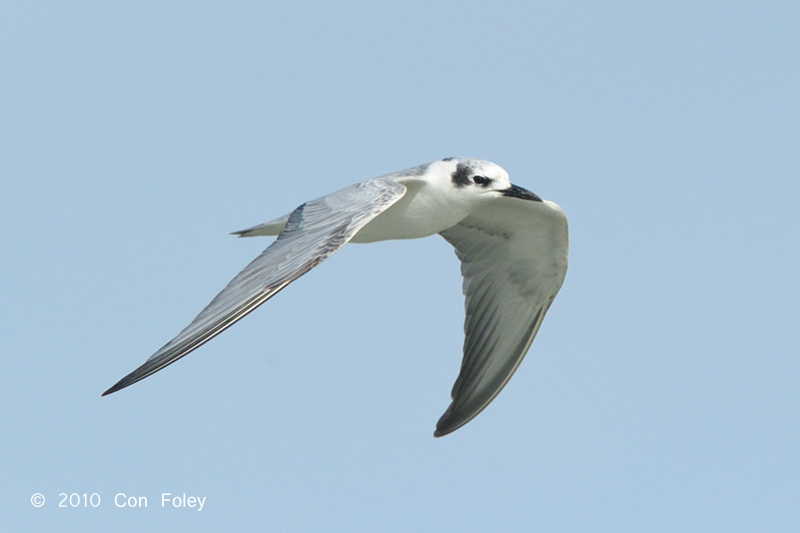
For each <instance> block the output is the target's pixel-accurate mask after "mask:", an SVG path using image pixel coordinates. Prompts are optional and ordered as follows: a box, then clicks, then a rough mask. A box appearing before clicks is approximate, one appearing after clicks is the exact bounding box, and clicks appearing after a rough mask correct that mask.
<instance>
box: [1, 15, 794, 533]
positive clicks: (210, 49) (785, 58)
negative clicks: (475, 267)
mask: <svg viewBox="0 0 800 533" xmlns="http://www.w3.org/2000/svg"><path fill="white" fill-rule="evenodd" d="M798 15H800V10H798V7H797V6H796V3H793V2H766V3H764V2H758V3H756V2H706V3H697V2H671V3H668V5H658V4H656V3H644V2H586V3H577V2H562V3H554V4H552V5H536V4H535V3H529V2H491V3H489V2H486V3H480V2H459V3H454V2H442V3H433V4H432V3H430V2H415V1H411V2H408V1H406V2H402V3H400V2H397V3H367V2H351V3H345V4H334V3H323V2H317V3H296V2H295V3H290V2H272V3H270V4H269V5H259V4H257V3H225V4H223V3H210V2H203V3H191V4H189V3H161V2H158V3H146V2H136V3H88V2H87V3H81V2H78V3H75V4H73V5H67V4H63V3H35V2H4V3H3V4H2V5H1V6H0V50H2V51H1V52H0V69H2V70H1V72H2V75H0V94H2V98H0V116H2V117H3V119H2V122H0V135H2V138H0V141H1V142H0V174H2V180H0V224H2V231H1V232H0V235H2V240H3V242H2V245H3V246H2V248H3V250H5V253H3V254H2V255H1V256H0V274H2V276H1V277H0V288H1V289H0V290H2V293H1V294H2V300H3V302H4V305H3V306H2V308H0V313H2V315H3V319H2V320H1V321H0V336H1V337H2V341H3V342H2V351H3V361H4V364H5V366H4V372H3V389H4V392H5V394H4V398H5V399H4V400H3V402H2V403H1V404H0V410H2V419H0V420H2V424H3V426H4V433H5V438H3V439H2V443H0V451H2V453H3V457H4V458H5V461H4V462H5V466H4V475H3V481H2V483H1V484H0V486H2V493H0V515H2V516H3V521H4V522H5V523H6V525H7V527H8V528H9V529H10V530H11V529H13V530H29V531H37V530H40V531H45V530H54V529H55V528H58V529H59V530H62V531H77V530H80V531H85V530H87V529H89V530H91V529H97V528H100V527H104V528H113V529H114V530H117V531H141V530H142V529H144V528H150V529H156V530H158V529H164V530H167V529H169V530H175V529H177V528H180V529H190V528H191V529H192V530H197V531H203V530H210V531H214V530H220V529H222V528H223V527H224V528H226V529H228V528H230V527H235V528H237V529H243V530H252V529H267V530H273V531H308V530H318V531H320V530H325V531H359V530H362V531H364V530H370V531H376V530H382V531H409V530H436V531H486V530H493V531H501V530H505V531H512V530H525V531H554V530H559V531H563V530H570V531H598V530H607V531H631V530H640V531H641V530H648V531H676V530H683V531H686V530H693V531H734V530H742V531H752V530H755V529H758V530H771V531H780V530H783V531H787V530H790V529H792V528H794V527H796V525H797V523H798V522H800V511H798V509H799V508H798V505H797V495H798V494H799V493H800V481H799V480H800V462H798V460H797V453H798V450H800V429H799V428H800V392H798V386H797V383H798V379H799V378H800V360H799V358H798V356H797V353H798V341H799V340H800V339H799V338H798V333H797V326H796V322H797V318H798V303H797V302H798V299H799V298H800V290H799V287H798V282H797V273H798V270H800V254H798V251H797V240H798V230H799V229H800V217H799V216H798V214H797V208H796V205H797V199H798V197H800V194H798V193H800V186H798V175H799V173H798V170H800V155H799V154H800V150H799V149H798V148H799V147H800V99H798V94H800V69H799V68H798V60H800V52H798V51H799V50H800V37H798V32H797V26H798V23H799V22H800V17H799V16H798ZM453 155H470V156H474V157H482V158H486V159H489V160H492V161H494V162H496V163H498V164H500V165H502V166H503V167H504V168H505V169H506V170H507V171H508V172H509V174H510V175H511V178H512V181H514V182H515V183H517V184H519V185H521V186H523V187H526V188H528V189H530V190H532V191H534V192H536V193H537V194H539V195H540V196H542V197H543V198H547V199H550V200H553V201H555V202H557V203H559V204H560V205H561V206H562V207H563V208H564V210H565V211H566V213H567V215H568V217H569V221H570V232H571V233H570V244H571V249H570V270H569V272H568V274H567V278H566V281H565V284H564V287H563V289H562V291H561V293H560V294H559V296H558V298H557V299H556V301H555V303H554V304H553V307H552V308H551V310H550V312H549V314H548V316H547V318H546V320H545V322H544V324H543V326H542V329H541V331H540V333H539V336H538V338H537V339H536V341H535V342H534V344H533V347H532V349H531V351H530V352H529V354H528V357H527V358H526V360H525V361H524V362H523V364H522V366H521V367H520V369H519V371H518V372H517V374H516V375H515V376H514V378H513V379H512V380H511V382H510V383H509V385H508V387H506V389H505V390H504V391H503V393H502V394H501V395H500V396H499V397H498V398H497V400H496V401H495V402H494V403H493V404H492V405H490V406H489V408H487V409H486V410H485V411H484V412H483V413H482V414H481V415H480V416H479V417H478V418H477V419H475V420H474V421H472V422H471V423H470V424H468V425H467V426H465V427H464V428H462V429H460V430H459V431H457V432H456V433H454V434H452V435H449V436H447V437H445V438H442V439H434V438H433V437H432V432H433V429H434V424H435V422H436V420H437V419H438V417H439V416H440V415H441V414H442V412H443V411H444V409H445V408H446V407H447V405H448V402H449V391H450V388H451V386H452V383H453V381H454V380H455V377H456V375H457V373H458V367H459V363H460V359H461V353H460V350H461V343H462V332H461V327H462V320H463V316H462V313H463V301H462V297H461V291H460V284H461V281H460V278H459V276H458V262H457V260H456V258H455V255H454V254H453V252H452V250H451V249H450V247H449V246H448V245H447V244H446V243H445V242H444V240H443V239H440V238H437V237H433V238H429V239H425V240H417V241H407V242H406V241H404V242H384V243H377V244H371V245H350V246H347V247H345V248H344V249H342V250H341V251H340V252H338V253H337V254H336V255H335V256H333V257H332V258H331V259H330V260H329V261H327V262H326V263H325V264H323V265H322V266H321V267H320V268H318V269H316V270H314V271H313V272H311V273H310V274H309V275H308V276H305V277H304V278H302V279H301V280H299V281H298V282H297V283H295V284H293V285H292V286H291V287H289V288H288V289H287V290H285V291H283V292H282V293H281V294H279V295H278V296H276V297H275V298H274V299H273V300H271V301H270V302H269V303H268V304H266V305H265V306H263V307H262V308H260V309H259V310H257V311H256V312H254V313H253V314H252V315H250V316H249V317H247V318H246V319H245V320H243V321H242V322H241V323H239V324H237V325H236V326H235V327H234V328H232V329H231V330H229V331H227V332H226V333H225V334H224V335H221V336H220V337H218V338H217V339H214V340H213V341H212V342H211V343H209V344H208V345H206V346H204V347H203V348H201V349H200V350H198V351H196V352H195V353H193V354H191V355H190V356H189V357H187V358H185V359H184V360H182V361H180V362H179V363H177V364H175V365H173V366H171V367H170V368H168V369H166V370H165V371H163V372H160V373H159V374H157V375H155V376H153V377H151V378H148V379H147V380H145V381H143V382H141V383H138V384H136V385H135V386H133V387H131V388H130V389H127V390H125V391H122V392H120V393H117V394H114V395H112V396H110V397H106V398H102V399H101V398H100V394H101V392H102V391H104V390H105V389H106V388H108V387H109V386H111V385H112V384H113V383H115V382H116V381H117V380H118V379H119V378H120V377H122V376H123V375H124V374H126V373H128V372H129V371H131V370H133V369H134V368H135V367H136V366H138V365H139V364H140V363H142V362H143V361H144V360H145V359H146V358H147V357H148V356H149V355H150V354H151V353H152V352H153V351H154V350H156V349H157V348H159V347H160V346H161V345H162V344H163V343H164V342H166V341H167V340H169V339H170V338H171V337H172V336H173V335H174V334H176V333H177V332H178V331H179V330H180V329H181V328H183V326H185V325H186V324H187V323H188V321H189V320H190V319H191V318H192V317H194V316H195V314H196V313H197V312H198V311H199V310H200V309H201V308H202V307H203V306H204V305H205V304H206V303H207V302H208V301H209V300H210V299H211V297H213V296H214V295H215V294H216V293H217V291H218V290H219V289H221V288H222V287H223V286H224V285H225V284H226V283H227V281H228V280H229V279H230V278H231V277H232V276H233V275H234V274H236V273H237V272H238V271H239V270H240V268H241V267H243V266H244V265H245V264H247V263H248V262H249V261H250V260H251V259H252V258H253V257H255V256H256V255H257V254H258V253H259V252H260V251H261V250H262V249H263V248H264V247H266V246H267V244H268V242H269V241H268V240H266V239H247V240H237V239H235V238H233V237H230V236H229V235H228V232H230V231H234V230H238V229H242V228H246V227H249V226H252V225H254V224H258V223H261V222H264V221H266V220H269V219H271V218H273V217H275V216H278V215H281V214H283V213H285V212H287V211H289V210H290V209H292V208H294V207H296V206H297V205H299V204H300V203H302V202H303V201H305V200H307V199H311V198H314V197H317V196H320V195H323V194H326V193H328V192H331V191H333V190H336V189H338V188H341V187H343V186H346V185H349V184H351V183H354V182H356V181H361V180H364V179H368V178H371V177H375V176H377V175H380V174H384V173H387V172H391V171H395V170H399V169H403V168H407V167H410V166H413V165H417V164H420V163H424V162H428V161H431V160H434V159H439V158H442V157H447V156H453ZM35 493H41V494H42V495H43V496H44V497H45V500H46V501H45V504H44V506H43V507H41V508H34V507H33V506H32V505H31V496H32V495H33V494H35ZM60 493H65V494H71V493H77V494H81V495H82V494H83V493H87V494H92V493H97V494H98V495H99V497H100V498H101V503H100V505H99V506H98V507H97V508H91V507H90V508H84V507H79V508H59V506H58V504H59V501H60V500H61V499H63V498H62V497H60V496H59V494H60ZM163 493H171V494H180V495H182V494H184V493H185V494H187V496H196V497H203V498H205V504H204V508H203V510H202V511H197V510H195V509H189V508H183V509H175V508H171V507H167V508H162V507H161V495H162V494H163ZM117 494H126V495H128V496H136V497H138V496H145V497H147V499H148V507H147V508H138V509H131V508H117V507H116V506H115V505H114V498H115V496H116V495H117Z"/></svg>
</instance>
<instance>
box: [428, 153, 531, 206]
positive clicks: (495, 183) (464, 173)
mask: <svg viewBox="0 0 800 533" xmlns="http://www.w3.org/2000/svg"><path fill="white" fill-rule="evenodd" d="M428 172H430V173H434V174H436V175H437V177H438V180H437V181H439V182H442V184H443V185H445V184H446V186H449V187H451V188H455V189H456V190H457V191H458V192H459V194H460V195H462V196H463V197H469V198H474V199H475V200H477V201H482V200H483V199H485V198H496V197H498V196H510V197H513V198H519V199H522V200H533V201H537V202H541V201H542V199H541V198H539V197H538V196H537V195H535V194H534V193H532V192H530V191H528V190H526V189H523V188H522V187H518V186H516V185H513V184H512V183H511V181H510V180H509V178H508V172H506V171H505V170H504V169H503V167H501V166H500V165H496V164H494V163H492V162H491V161H486V160H484V159H474V158H470V157H448V158H446V159H442V160H441V161H436V162H435V163H431V165H430V166H429V168H428Z"/></svg>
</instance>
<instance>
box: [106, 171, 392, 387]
mask: <svg viewBox="0 0 800 533" xmlns="http://www.w3.org/2000/svg"><path fill="white" fill-rule="evenodd" d="M405 192H406V187H405V186H404V185H402V184H400V183H397V182H396V181H394V180H392V179H387V178H377V179H374V180H369V181H365V182H362V183H358V184H356V185H352V186H350V187H348V188H346V189H342V190H341V191H338V192H335V193H332V194H329V195H328V196H324V197H322V198H318V199H316V200H312V201H310V202H306V203H305V204H303V205H301V206H300V207H298V208H297V209H295V210H294V211H293V212H292V214H291V215H290V216H289V220H288V221H287V223H286V227H285V228H284V230H283V231H282V232H281V233H280V235H278V238H277V239H276V240H275V242H273V243H272V244H271V245H270V246H269V247H267V249H266V250H264V251H263V252H262V253H261V255H259V256H258V257H257V258H256V259H255V260H254V261H253V262H252V263H250V264H249V265H247V266H246V267H245V268H244V270H242V271H241V272H240V273H239V274H237V275H236V277H234V278H233V279H232V280H231V282H230V283H228V285H227V286H226V287H225V288H224V289H223V290H222V292H220V293H219V294H218V295H217V296H216V297H215V298H214V299H213V300H212V301H211V303H209V304H208V306H207V307H206V308H205V309H203V310H202V311H201V312H200V314H199V315H197V317H195V319H194V320H192V322H191V323H190V324H189V325H188V326H187V327H186V328H185V329H184V330H183V331H181V332H180V333H179V334H178V335H177V336H176V337H175V338H174V339H172V340H171V341H169V342H168V343H167V344H165V345H164V346H163V347H162V348H161V349H160V350H158V351H157V352H156V353H154V354H153V355H152V356H151V357H150V358H149V359H148V360H147V361H146V362H145V363H144V364H143V365H141V366H140V367H139V368H137V369H136V370H134V371H133V372H131V373H130V374H128V375H127V376H125V377H124V378H122V379H121V380H120V381H119V382H118V383H117V384H115V385H114V386H113V387H111V388H110V389H108V390H107V391H106V392H104V393H103V395H104V396H105V395H106V394H111V393H112V392H116V391H118V390H120V389H123V388H125V387H127V386H129V385H132V384H134V383H136V382H137V381H140V380H142V379H144V378H146V377H147V376H149V375H151V374H153V373H155V372H158V371H159V370H161V369H162V368H164V367H166V366H167V365H170V364H172V363H174V362H175V361H177V360H178V359H180V358H181V357H183V356H185V355H186V354H188V353H190V352H191V351H192V350H194V349H196V348H198V347H199V346H201V345H202V344H204V343H206V342H208V341H209V340H211V339H212V338H213V337H215V336H216V335H219V334H220V333H222V332H223V331H224V330H225V329H227V328H228V327H230V326H231V325H233V324H234V323H235V322H237V321H238V320H240V319H241V318H242V317H244V316H245V315H247V314H248V313H250V312H251V311H252V310H253V309H255V308H256V307H258V306H259V305H261V304H263V303H264V302H266V301H267V300H269V299H270V298H272V297H273V296H274V295H275V294H277V293H278V291H280V290H281V289H283V288H284V287H285V286H287V285H288V284H289V283H291V282H292V281H294V280H296V279H297V278H299V277H300V276H302V275H303V274H305V273H306V272H308V271H309V270H311V269H312V268H314V267H315V266H317V265H318V264H319V263H321V262H322V261H324V260H325V259H326V258H328V257H329V256H330V255H331V254H332V253H333V252H335V251H336V250H338V249H339V248H340V247H342V246H343V245H344V244H345V243H347V242H348V241H349V240H350V239H351V238H352V237H353V236H354V235H355V234H356V233H357V232H358V230H359V229H361V228H362V227H363V226H365V225H366V224H367V223H368V222H370V221H371V220H372V219H374V218H375V217H376V216H378V215H379V214H380V213H382V212H383V211H384V210H386V209H387V208H388V207H389V206H391V205H392V204H394V203H395V202H396V201H397V200H399V199H400V198H402V197H403V195H404V194H405Z"/></svg>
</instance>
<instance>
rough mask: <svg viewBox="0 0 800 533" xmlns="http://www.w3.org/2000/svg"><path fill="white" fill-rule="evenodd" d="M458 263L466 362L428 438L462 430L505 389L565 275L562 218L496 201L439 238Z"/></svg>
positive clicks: (523, 203)
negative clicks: (461, 283) (432, 435)
mask: <svg viewBox="0 0 800 533" xmlns="http://www.w3.org/2000/svg"><path fill="white" fill-rule="evenodd" d="M441 235H442V237H444V238H445V239H447V241H448V242H449V243H450V244H452V245H453V246H454V247H455V249H456V255H457V256H458V258H459V259H460V260H461V274H462V275H463V277H464V284H463V290H464V295H465V297H466V304H465V306H466V313H467V316H466V319H465V321H464V333H465V335H466V337H465V339H464V358H463V360H462V362H461V372H460V373H459V375H458V379H457V380H456V383H455V385H454V386H453V391H452V393H451V396H452V399H453V401H452V403H451V404H450V406H449V407H448V408H447V411H445V413H444V415H442V417H441V418H440V419H439V422H438V423H437V424H436V432H435V433H434V436H436V437H441V436H442V435H446V434H448V433H451V432H453V431H455V430H456V429H458V428H460V427H461V426H463V425H464V424H466V423H467V422H469V421H470V420H472V419H473V418H475V417H476V416H477V415H478V413H480V412H481V411H482V410H483V409H484V408H485V407H486V406H487V405H489V403H490V402H491V401H492V400H493V399H494V398H495V396H497V395H498V394H499V393H500V391H501V390H502V389H503V387H504V386H505V384H506V383H508V380H509V379H511V376H512V375H513V374H514V371H515V370H516V369H517V367H518V366H519V364H520V363H521V362H522V359H523V358H524V357H525V354H526V353H527V351H528V348H530V345H531V343H532V342H533V338H534V337H535V336H536V332H537V331H538V330H539V326H540V325H541V323H542V320H543V319H544V315H545V313H546V312H547V309H548V308H549V307H550V304H551V303H552V302H553V299H554V298H555V296H556V294H557V293H558V290H559V289H560V288H561V284H562V282H563V281H564V276H565V275H566V272H567V248H568V235H567V219H566V216H565V215H564V212H563V211H562V210H561V208H559V207H558V206H557V205H556V204H554V203H552V202H546V201H544V202H539V201H530V200H523V199H519V198H509V197H500V198H498V199H497V200H496V201H494V202H491V203H489V204H487V205H486V206H485V207H482V208H480V209H478V210H477V211H475V212H474V213H473V214H471V215H470V216H468V217H467V218H466V219H464V220H463V221H462V222H461V223H459V224H457V225H456V226H453V227H452V228H450V229H447V230H445V231H443V232H441Z"/></svg>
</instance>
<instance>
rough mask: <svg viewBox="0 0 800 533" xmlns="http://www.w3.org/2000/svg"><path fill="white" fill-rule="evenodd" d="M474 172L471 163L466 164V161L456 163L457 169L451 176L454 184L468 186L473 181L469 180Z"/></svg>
mask: <svg viewBox="0 0 800 533" xmlns="http://www.w3.org/2000/svg"><path fill="white" fill-rule="evenodd" d="M471 174H472V167H471V166H469V165H465V164H464V163H459V164H458V165H456V170H455V172H453V173H452V174H451V175H450V176H451V179H452V180H453V184H454V185H455V186H456V187H466V186H467V185H469V184H470V183H471V182H470V180H469V176H470V175H471Z"/></svg>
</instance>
